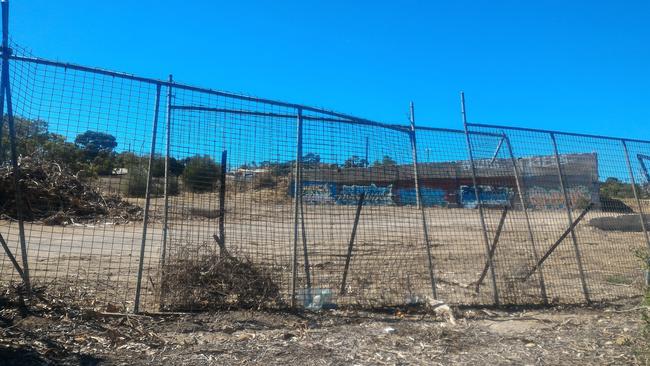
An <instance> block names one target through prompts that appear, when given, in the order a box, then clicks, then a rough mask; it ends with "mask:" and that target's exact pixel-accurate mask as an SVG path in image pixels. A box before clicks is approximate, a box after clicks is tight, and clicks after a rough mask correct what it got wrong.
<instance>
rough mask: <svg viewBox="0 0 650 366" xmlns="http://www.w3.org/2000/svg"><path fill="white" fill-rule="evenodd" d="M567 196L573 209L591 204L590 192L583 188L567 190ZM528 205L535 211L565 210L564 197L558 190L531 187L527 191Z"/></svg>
mask: <svg viewBox="0 0 650 366" xmlns="http://www.w3.org/2000/svg"><path fill="white" fill-rule="evenodd" d="M567 195H568V196H569V201H570V202H571V206H573V207H582V206H584V205H585V204H587V203H589V202H591V190H590V189H589V188H588V187H585V186H575V187H569V188H567ZM528 204H529V207H531V208H536V209H562V208H565V207H566V206H565V204H564V195H563V194H562V191H561V190H560V189H559V188H544V187H538V186H535V187H531V188H530V189H528Z"/></svg>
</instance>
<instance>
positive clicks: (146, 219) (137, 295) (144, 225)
mask: <svg viewBox="0 0 650 366" xmlns="http://www.w3.org/2000/svg"><path fill="white" fill-rule="evenodd" d="M159 110H160V84H157V85H156V100H155V106H154V113H153V128H152V132H151V152H150V153H149V167H148V169H147V188H146V190H145V199H144V213H143V218H142V242H141V244H140V262H139V264H138V279H137V283H136V287H135V303H134V305H133V312H134V313H139V312H140V291H141V288H142V271H143V269H144V249H145V246H146V243H147V224H148V223H149V206H150V203H151V181H152V175H151V171H152V168H153V159H154V155H155V153H156V133H157V131H158V112H159Z"/></svg>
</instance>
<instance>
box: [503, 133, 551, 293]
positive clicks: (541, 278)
mask: <svg viewBox="0 0 650 366" xmlns="http://www.w3.org/2000/svg"><path fill="white" fill-rule="evenodd" d="M502 141H504V142H505V143H506V146H507V147H508V153H509V154H510V159H511V160H512V169H513V172H514V174H515V184H516V185H517V195H518V196H519V203H520V204H521V209H522V210H523V211H524V219H525V220H526V228H527V230H528V239H529V240H530V246H531V249H532V250H533V259H534V260H535V263H537V262H538V261H539V254H538V253H537V244H536V243H535V234H533V226H532V224H531V222H530V215H529V213H528V207H527V206H526V198H525V197H524V195H525V194H526V193H525V192H526V186H525V184H524V181H523V179H522V178H521V172H520V171H519V167H518V166H517V159H516V158H515V154H514V151H513V149H512V144H511V143H510V138H509V137H508V135H506V133H505V132H504V133H503V140H502ZM538 272H539V288H540V292H541V295H542V301H544V304H548V294H547V293H546V281H545V280H544V271H542V268H541V267H540V268H539V270H538Z"/></svg>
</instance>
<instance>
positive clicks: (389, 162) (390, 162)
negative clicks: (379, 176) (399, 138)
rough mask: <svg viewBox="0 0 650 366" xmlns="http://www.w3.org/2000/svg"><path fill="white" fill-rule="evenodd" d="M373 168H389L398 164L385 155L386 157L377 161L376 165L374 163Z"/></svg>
mask: <svg viewBox="0 0 650 366" xmlns="http://www.w3.org/2000/svg"><path fill="white" fill-rule="evenodd" d="M372 165H373V166H375V167H387V166H396V165H397V162H396V161H395V160H393V158H391V157H390V156H388V155H384V157H383V158H382V159H381V160H375V162H374V163H372Z"/></svg>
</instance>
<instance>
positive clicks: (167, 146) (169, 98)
mask: <svg viewBox="0 0 650 366" xmlns="http://www.w3.org/2000/svg"><path fill="white" fill-rule="evenodd" d="M173 81H174V79H173V77H172V75H169V85H168V86H167V116H166V123H165V188H164V193H163V195H164V197H165V198H164V207H163V228H162V230H163V232H162V234H163V238H162V239H163V240H162V248H161V251H160V269H161V270H164V267H165V257H166V255H167V233H168V230H169V228H168V226H167V225H168V224H169V222H168V220H169V151H170V144H171V124H172V83H173ZM161 288H162V286H161Z"/></svg>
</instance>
